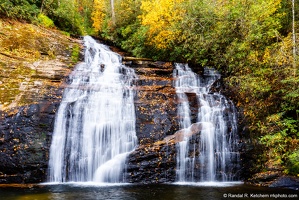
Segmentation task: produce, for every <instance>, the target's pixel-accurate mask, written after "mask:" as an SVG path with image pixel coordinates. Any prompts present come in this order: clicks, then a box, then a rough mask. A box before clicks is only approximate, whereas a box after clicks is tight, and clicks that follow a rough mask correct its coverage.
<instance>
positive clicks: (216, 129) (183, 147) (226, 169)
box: [173, 63, 239, 182]
mask: <svg viewBox="0 0 299 200" xmlns="http://www.w3.org/2000/svg"><path fill="white" fill-rule="evenodd" d="M173 74H174V79H175V82H174V85H175V88H176V93H177V97H178V102H179V104H178V117H179V124H180V128H181V130H182V131H184V138H183V141H181V142H179V143H178V144H177V177H176V180H177V181H178V182H198V181H201V182H205V181H209V182H214V181H223V182H224V181H232V180H237V179H238V177H237V175H236V171H237V170H238V168H239V153H238V141H239V139H238V135H237V117H236V110H235V107H234V106H233V104H232V103H231V102H230V101H228V100H227V99H226V98H225V97H224V96H223V95H221V94H219V93H210V89H211V86H212V85H213V83H214V82H215V81H216V80H218V79H219V78H220V75H219V73H217V72H216V71H215V70H212V69H208V68H206V69H205V72H204V74H205V78H202V77H200V76H198V75H197V74H195V73H193V72H192V70H191V69H190V68H189V66H188V65H187V64H179V63H176V69H175V70H174V73H173ZM188 94H194V95H195V96H196V99H197V104H198V115H197V117H196V122H195V124H198V123H200V124H201V130H200V131H198V132H197V133H196V134H194V133H193V134H192V137H191V136H190V134H189V132H190V129H191V127H193V126H194V125H195V124H194V122H192V120H191V113H190V105H189V100H188Z"/></svg>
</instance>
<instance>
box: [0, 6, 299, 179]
mask: <svg viewBox="0 0 299 200" xmlns="http://www.w3.org/2000/svg"><path fill="white" fill-rule="evenodd" d="M293 3H294V1H291V0H247V1H244V0H213V1H211V0H83V1H78V0H12V1H8V0H0V15H1V16H6V17H9V18H16V19H20V20H26V21H30V22H33V23H39V24H44V25H45V26H49V27H53V26H56V27H58V28H59V29H61V30H64V31H67V32H70V33H73V34H76V35H84V34H94V35H96V36H98V37H101V38H102V39H105V40H109V41H112V42H113V43H114V44H115V45H117V46H119V47H121V48H123V49H124V50H126V51H128V52H130V53H131V54H132V55H134V56H138V57H148V58H153V59H155V60H167V61H175V62H188V63H192V64H195V65H200V66H210V67H214V68H216V69H217V70H219V71H220V72H221V73H222V74H223V77H224V78H223V79H224V82H226V83H227V87H229V89H230V91H231V97H230V98H232V99H233V100H234V102H235V104H236V105H237V107H238V108H239V109H240V110H241V111H242V113H243V115H244V119H245V123H246V130H248V131H247V133H246V134H247V135H248V138H249V139H250V142H251V143H252V144H254V148H255V149H260V152H262V153H260V154H256V155H255V160H256V163H255V166H254V169H253V170H256V171H263V170H265V171H266V170H269V169H272V170H273V169H275V170H283V171H284V173H286V174H292V175H298V174H299V147H298V146H299V78H298V53H297V44H298V41H297V40H296V38H298V37H297V36H298V34H297V32H298V27H299V25H297V24H298V22H299V21H298V19H299V4H298V3H295V4H293ZM293 13H294V14H293ZM51 22H53V23H51ZM294 25H295V26H294Z"/></svg>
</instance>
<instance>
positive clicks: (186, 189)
mask: <svg viewBox="0 0 299 200" xmlns="http://www.w3.org/2000/svg"><path fill="white" fill-rule="evenodd" d="M298 198H299V191H296V190H286V189H278V188H265V187H253V186H250V185H245V184H241V183H234V184H213V185H210V184H208V183H201V184H193V185H186V184H152V185H137V184H121V185H115V184H110V185H93V184H88V183H82V184H79V183H73V184H72V183H68V184H52V185H49V184H42V185H6V186H3V185H2V186H1V185H0V199H1V200H2V199H3V200H60V199H62V200H76V199H78V200H93V199H95V200H152V199H153V200H198V199H208V200H214V199H215V200H216V199H263V200H267V199H298Z"/></svg>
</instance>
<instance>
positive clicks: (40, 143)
mask: <svg viewBox="0 0 299 200" xmlns="http://www.w3.org/2000/svg"><path fill="white" fill-rule="evenodd" d="M50 91H51V90H50ZM61 91H62V90H60V89H54V88H53V91H52V92H53V93H49V95H51V97H49V98H48V99H47V98H46V99H45V100H44V101H42V102H40V103H39V104H32V105H28V106H22V107H20V108H16V109H12V110H10V111H9V112H5V113H3V112H2V113H1V124H0V130H1V131H0V183H37V182H42V181H45V179H46V172H47V164H48V151H49V146H50V143H51V141H50V136H51V134H52V131H53V125H54V120H55V111H56V110H57V108H58V106H59V101H60V96H61Z"/></svg>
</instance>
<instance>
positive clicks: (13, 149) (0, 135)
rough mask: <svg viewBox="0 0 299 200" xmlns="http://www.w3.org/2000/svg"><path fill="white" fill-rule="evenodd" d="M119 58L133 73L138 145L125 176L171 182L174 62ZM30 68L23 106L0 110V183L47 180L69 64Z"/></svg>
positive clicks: (195, 128) (175, 131)
mask: <svg viewBox="0 0 299 200" xmlns="http://www.w3.org/2000/svg"><path fill="white" fill-rule="evenodd" d="M123 62H124V63H125V64H126V65H128V66H129V67H131V68H134V69H135V72H136V74H137V76H138V79H137V80H136V83H135V84H136V95H135V112H136V133H137V137H138V142H139V146H138V147H137V148H136V149H135V151H134V152H132V153H131V154H130V155H129V157H128V158H127V163H128V165H127V169H126V180H127V182H132V183H136V182H142V183H162V182H173V181H175V178H176V148H177V147H176V143H177V142H180V141H181V139H182V138H181V134H180V130H179V125H178V120H179V119H178V117H177V104H178V103H179V102H178V98H177V95H176V92H175V88H174V87H173V74H172V73H173V64H172V63H170V62H154V61H149V60H140V59H132V58H127V59H124V61H123ZM31 68H32V70H34V71H35V72H34V73H32V74H31V75H30V77H28V78H29V79H30V80H34V81H33V83H32V82H30V84H29V83H28V84H23V85H24V86H25V85H26V87H24V90H23V92H21V95H19V96H21V98H25V97H26V99H27V101H26V102H27V103H26V105H24V106H20V107H19V106H15V105H14V104H10V106H8V109H6V110H3V111H1V113H0V114H1V116H0V117H1V121H0V183H37V182H44V181H46V180H47V167H48V159H49V158H48V154H49V148H50V143H51V138H52V134H53V128H54V122H55V113H56V110H57V109H58V107H59V104H60V101H61V97H62V93H63V84H64V83H65V82H67V75H68V73H69V71H70V69H69V68H67V67H66V66H64V65H63V64H61V62H56V63H55V62H54V63H53V62H36V63H34V64H33V65H32V66H31ZM193 69H194V68H193ZM195 70H197V72H200V71H201V70H202V69H200V68H198V69H195ZM45 81H46V82H45ZM47 81H48V82H47ZM49 82H50V83H51V84H48V83H49ZM21 85H22V84H21ZM215 90H217V89H215ZM30 100H31V102H32V103H29V102H30ZM188 100H189V104H190V108H191V115H192V116H193V118H192V119H193V121H192V122H193V123H194V124H193V125H192V128H191V129H190V133H189V134H190V137H191V139H190V142H191V143H192V144H194V145H196V146H198V145H199V142H200V141H198V139H197V138H198V134H200V133H199V132H200V129H201V125H200V124H197V123H195V122H196V121H195V119H196V115H197V110H198V106H199V105H198V102H197V99H196V96H195V95H193V94H188ZM194 145H190V148H192V147H193V146H194ZM194 152H196V154H199V153H200V152H197V151H194V149H190V150H189V154H192V153H193V154H194Z"/></svg>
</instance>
